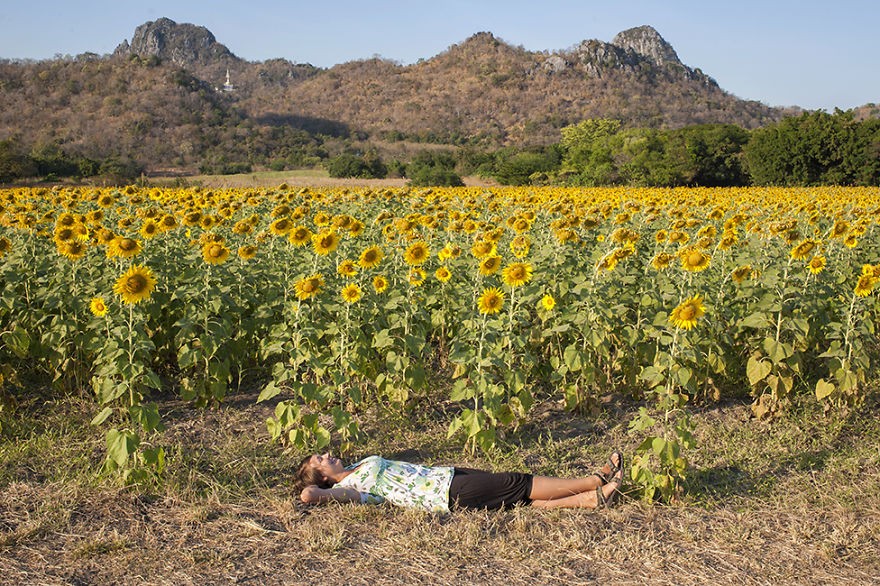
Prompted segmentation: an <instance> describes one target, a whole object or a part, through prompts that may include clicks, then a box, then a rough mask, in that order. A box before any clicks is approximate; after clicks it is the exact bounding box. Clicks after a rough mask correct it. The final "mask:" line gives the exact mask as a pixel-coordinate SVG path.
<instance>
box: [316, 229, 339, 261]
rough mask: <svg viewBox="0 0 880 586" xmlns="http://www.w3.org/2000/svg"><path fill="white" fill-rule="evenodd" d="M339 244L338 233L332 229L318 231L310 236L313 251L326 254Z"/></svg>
mask: <svg viewBox="0 0 880 586" xmlns="http://www.w3.org/2000/svg"><path fill="white" fill-rule="evenodd" d="M338 246H339V235H338V234H337V233H336V232H333V231H332V230H327V231H324V232H319V233H318V234H314V235H313V236H312V248H314V250H315V253H317V254H320V255H322V256H326V255H328V254H330V253H331V252H333V251H334V250H336V248H337V247H338Z"/></svg>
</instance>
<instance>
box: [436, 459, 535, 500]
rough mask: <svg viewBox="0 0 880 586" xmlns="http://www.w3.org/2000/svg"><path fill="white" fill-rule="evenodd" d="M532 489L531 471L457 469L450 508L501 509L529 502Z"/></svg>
mask: <svg viewBox="0 0 880 586" xmlns="http://www.w3.org/2000/svg"><path fill="white" fill-rule="evenodd" d="M531 492H532V475H531V474H523V473H520V472H487V471H485V470H474V469H473V468H455V474H454V475H453V477H452V484H451V485H450V486H449V508H450V509H454V508H456V507H458V508H465V509H502V508H507V507H512V506H514V505H518V504H524V505H529V504H531V503H532V499H530V498H529V494H531Z"/></svg>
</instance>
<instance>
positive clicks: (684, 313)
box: [679, 305, 697, 320]
mask: <svg viewBox="0 0 880 586" xmlns="http://www.w3.org/2000/svg"><path fill="white" fill-rule="evenodd" d="M696 313H697V310H696V309H695V308H694V306H693V305H685V306H684V307H682V308H681V313H679V316H680V317H681V319H684V320H690V319H693V317H694V315H696Z"/></svg>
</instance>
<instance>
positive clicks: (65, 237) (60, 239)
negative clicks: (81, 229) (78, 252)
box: [52, 226, 76, 246]
mask: <svg viewBox="0 0 880 586" xmlns="http://www.w3.org/2000/svg"><path fill="white" fill-rule="evenodd" d="M75 237H76V234H75V233H74V231H73V228H71V227H69V226H57V227H56V228H55V233H54V234H53V236H52V239H53V240H54V241H55V245H56V246H59V245H61V244H62V243H64V242H71V241H72V240H73V239H74V238H75Z"/></svg>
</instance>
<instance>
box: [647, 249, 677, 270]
mask: <svg viewBox="0 0 880 586" xmlns="http://www.w3.org/2000/svg"><path fill="white" fill-rule="evenodd" d="M674 258H675V257H674V256H673V255H671V254H669V253H668V252H661V253H658V254H657V255H656V256H654V258H652V259H651V266H652V267H654V269H656V270H658V271H662V270H663V269H665V268H667V267H669V263H671V262H672V259H674Z"/></svg>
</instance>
